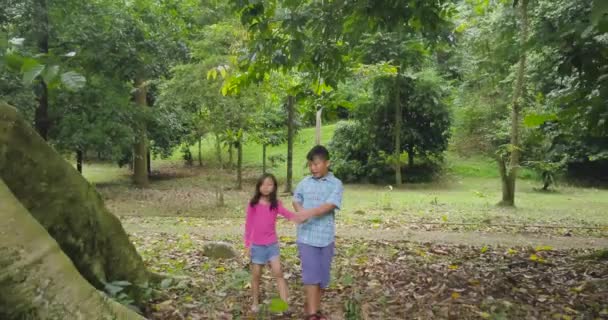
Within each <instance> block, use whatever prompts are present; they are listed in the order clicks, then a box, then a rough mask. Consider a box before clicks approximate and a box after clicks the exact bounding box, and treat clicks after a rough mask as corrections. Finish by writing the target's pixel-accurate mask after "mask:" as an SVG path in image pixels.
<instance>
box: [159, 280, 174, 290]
mask: <svg viewBox="0 0 608 320" xmlns="http://www.w3.org/2000/svg"><path fill="white" fill-rule="evenodd" d="M172 282H173V279H171V278H166V279H163V281H161V282H160V287H161V288H163V289H167V288H169V287H170V286H171V283H172Z"/></svg>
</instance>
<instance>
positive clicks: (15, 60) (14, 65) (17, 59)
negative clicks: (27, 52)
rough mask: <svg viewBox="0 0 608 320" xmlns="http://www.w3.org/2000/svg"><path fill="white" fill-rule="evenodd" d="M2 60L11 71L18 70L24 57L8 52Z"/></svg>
mask: <svg viewBox="0 0 608 320" xmlns="http://www.w3.org/2000/svg"><path fill="white" fill-rule="evenodd" d="M4 62H5V63H6V65H7V66H8V67H9V68H10V69H12V70H13V71H19V70H21V66H23V62H24V59H23V57H22V56H20V55H18V54H14V53H9V54H7V55H6V56H5V57H4Z"/></svg>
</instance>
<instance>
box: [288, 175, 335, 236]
mask: <svg viewBox="0 0 608 320" xmlns="http://www.w3.org/2000/svg"><path fill="white" fill-rule="evenodd" d="M343 193H344V187H343V186H342V181H340V180H339V179H338V178H336V177H335V176H334V175H333V173H331V172H330V173H328V174H327V175H326V176H324V177H323V178H319V179H316V178H314V177H307V178H304V180H302V181H301V182H300V183H299V184H298V186H297V187H296V191H295V192H294V195H293V200H294V201H295V202H298V203H300V204H301V205H302V207H304V209H312V208H316V207H318V206H320V205H322V204H324V203H330V204H333V205H335V206H336V208H337V209H340V208H341V206H342V194H343ZM335 237H336V219H335V212H331V213H328V214H325V215H322V216H320V217H314V218H311V219H309V220H308V221H307V222H306V223H302V224H300V225H298V243H303V244H307V245H310V246H315V247H325V246H328V245H330V244H331V243H332V242H334V240H335Z"/></svg>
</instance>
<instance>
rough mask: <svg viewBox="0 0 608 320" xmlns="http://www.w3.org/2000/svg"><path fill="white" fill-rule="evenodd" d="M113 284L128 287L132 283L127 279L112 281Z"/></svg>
mask: <svg viewBox="0 0 608 320" xmlns="http://www.w3.org/2000/svg"><path fill="white" fill-rule="evenodd" d="M111 284H113V285H115V286H121V287H128V286H130V285H131V282H129V281H126V280H119V281H112V282H111Z"/></svg>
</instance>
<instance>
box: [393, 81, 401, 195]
mask: <svg viewBox="0 0 608 320" xmlns="http://www.w3.org/2000/svg"><path fill="white" fill-rule="evenodd" d="M400 89H401V88H400V83H399V75H398V74H397V76H395V154H394V156H395V185H396V186H401V185H402V183H403V180H402V177H401V159H400V157H401V122H402V121H403V119H402V117H403V114H402V113H403V108H402V106H401V93H400Z"/></svg>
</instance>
